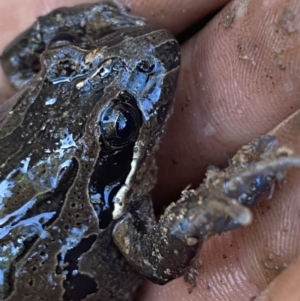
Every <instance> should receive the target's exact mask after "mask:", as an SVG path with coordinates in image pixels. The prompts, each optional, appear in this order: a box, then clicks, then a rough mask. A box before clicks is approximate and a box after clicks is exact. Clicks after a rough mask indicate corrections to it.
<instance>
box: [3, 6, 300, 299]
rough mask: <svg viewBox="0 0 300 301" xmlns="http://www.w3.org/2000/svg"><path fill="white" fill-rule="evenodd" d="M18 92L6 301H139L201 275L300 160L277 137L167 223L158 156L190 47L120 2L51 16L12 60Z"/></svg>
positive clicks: (192, 196)
mask: <svg viewBox="0 0 300 301" xmlns="http://www.w3.org/2000/svg"><path fill="white" fill-rule="evenodd" d="M1 65H2V68H3V70H4V72H5V74H6V75H7V77H8V79H9V81H10V83H11V85H12V86H13V87H14V88H15V89H16V90H18V92H17V93H16V94H15V95H14V96H13V97H12V98H11V99H9V100H8V101H7V102H5V103H4V104H3V105H2V106H1V107H0V229H1V230H0V258H1V263H0V271H1V272H0V275H1V277H0V279H1V282H0V299H1V300H5V301H20V300H22V301H23V300H24V301H25V300H31V301H32V300H33V301H38V300H39V301H49V300H58V301H92V300H102V301H119V300H123V301H124V300H125V301H126V300H127V301H131V300H134V299H135V297H136V294H137V292H138V288H139V287H140V286H141V285H142V282H143V279H144V278H145V277H146V278H148V279H150V280H151V281H152V282H154V283H157V284H160V285H163V284H165V283H168V282H169V281H171V280H173V279H175V278H178V277H181V276H183V275H188V279H189V281H190V282H191V283H192V282H194V281H195V279H194V275H193V273H191V271H192V270H193V266H194V264H195V261H196V259H197V256H198V252H199V250H200V248H201V246H202V244H203V243H204V241H205V240H207V239H208V238H209V237H211V236H213V235H215V234H221V233H223V232H226V231H230V230H234V229H236V228H239V227H241V226H246V225H248V224H250V223H251V220H252V214H251V209H252V208H253V207H254V206H256V204H257V203H258V202H259V201H260V200H261V199H262V198H263V197H264V196H266V195H272V192H273V191H274V187H275V185H276V182H277V181H281V180H283V179H284V178H285V172H286V168H287V167H289V166H299V165H300V164H299V162H300V160H299V157H298V156H295V155H294V153H293V151H292V150H291V149H289V148H286V147H280V146H279V145H278V143H277V139H276V137H275V136H273V135H263V136H260V137H258V138H257V139H255V140H253V141H252V142H250V143H249V144H247V145H245V146H242V147H241V148H240V149H239V150H238V151H237V153H236V154H235V155H234V156H233V157H232V158H231V159H230V161H229V165H228V167H226V168H225V169H218V168H216V167H213V166H211V167H209V168H208V170H207V172H206V177H205V179H204V181H203V183H202V184H200V185H199V187H198V188H196V189H193V188H190V187H188V188H186V189H184V190H183V191H182V194H181V197H180V198H179V200H178V201H176V202H173V203H171V204H170V205H169V206H168V207H167V208H166V209H165V211H164V213H163V214H162V215H161V216H160V217H159V219H158V220H157V218H156V216H155V214H154V210H153V204H152V200H151V197H150V192H151V190H152V189H153V187H154V185H155V182H156V174H157V166H156V163H155V153H156V152H157V150H158V148H159V145H160V142H161V139H162V137H163V135H164V133H165V131H166V126H167V121H168V119H169V117H170V116H171V114H172V110H173V104H174V98H175V91H176V85H177V80H178V74H179V70H180V45H179V43H178V41H177V40H176V39H175V37H174V36H173V35H172V34H170V33H169V32H168V31H166V30H164V29H160V28H156V27H154V26H153V25H151V24H149V23H148V22H147V21H146V20H145V19H144V18H141V17H137V16H134V15H131V14H129V13H128V12H127V11H126V10H125V9H124V8H122V7H119V6H117V5H115V4H113V3H109V2H99V3H93V4H80V5H77V6H74V7H61V8H58V9H55V10H54V11H52V12H50V13H48V14H47V15H45V16H42V17H39V18H38V19H37V21H35V23H34V24H33V25H32V26H31V27H30V28H28V29H27V30H26V31H25V32H24V33H22V34H21V35H20V36H19V37H17V38H16V39H15V40H14V41H12V42H11V43H10V44H9V45H8V46H7V47H6V48H5V49H4V51H3V54H2V56H1Z"/></svg>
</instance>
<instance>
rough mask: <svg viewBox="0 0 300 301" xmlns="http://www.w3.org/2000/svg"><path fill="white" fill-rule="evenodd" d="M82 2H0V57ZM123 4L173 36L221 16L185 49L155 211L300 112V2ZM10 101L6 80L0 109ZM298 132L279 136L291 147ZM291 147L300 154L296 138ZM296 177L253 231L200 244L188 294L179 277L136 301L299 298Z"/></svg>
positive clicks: (261, 213)
mask: <svg viewBox="0 0 300 301" xmlns="http://www.w3.org/2000/svg"><path fill="white" fill-rule="evenodd" d="M82 2H91V1H83V0H81V1H80V0H76V1H75V0H73V1H72V0H65V1H63V0H60V1H59V0H48V1H36V0H23V1H22V4H21V5H20V1H18V0H10V1H1V2H0V14H1V18H0V28H1V39H0V52H2V50H3V47H4V46H5V45H6V44H7V43H8V42H9V41H10V40H11V39H13V38H14V37H15V36H16V35H17V34H18V33H20V32H22V31H23V30H24V29H25V28H27V27H28V26H30V25H31V23H32V22H33V21H34V20H35V19H36V17H37V16H39V15H42V14H46V13H48V12H49V11H51V10H52V9H54V8H56V7H58V6H71V5H73V4H78V3H82ZM119 2H120V3H121V2H123V3H125V4H126V5H128V6H129V7H130V8H131V10H132V12H133V13H134V14H139V15H142V16H144V17H146V18H147V19H149V21H151V22H152V23H154V24H156V25H157V26H160V27H164V28H167V29H169V30H170V31H171V32H173V33H174V34H175V35H178V34H180V33H181V32H183V31H185V30H186V29H187V28H188V27H190V26H191V25H193V24H195V23H197V22H199V21H201V19H202V18H203V17H205V16H206V15H208V14H210V13H211V12H213V11H217V10H220V12H219V13H218V14H216V15H215V16H214V17H213V18H212V19H211V20H210V21H209V23H208V24H207V25H206V26H205V28H204V29H201V30H200V31H196V32H195V33H194V35H193V36H192V37H190V38H189V39H188V40H187V41H185V42H184V44H183V45H182V69H181V74H180V78H179V84H178V92H177V100H176V106H175V112H174V116H173V117H172V119H171V122H170V126H169V128H168V132H167V135H166V137H165V139H164V142H163V144H162V146H161V149H160V151H159V154H158V165H159V168H160V172H159V179H158V185H157V188H156V190H155V192H154V193H153V196H154V198H155V201H156V202H157V203H167V202H169V201H174V200H176V197H177V196H178V195H179V191H180V189H183V188H185V187H186V186H187V185H188V184H190V183H193V184H195V185H196V184H198V183H199V182H200V181H201V179H202V178H203V174H204V171H205V169H206V167H207V165H209V164H214V165H218V166H219V165H221V166H222V165H223V166H224V164H226V161H227V158H228V157H229V155H230V154H233V152H234V151H235V150H236V149H237V147H239V146H241V145H243V144H245V143H247V142H249V141H251V140H252V139H253V138H255V137H257V136H258V135H260V134H265V133H267V132H269V131H270V130H272V129H273V128H274V127H275V126H277V125H278V124H279V123H280V122H281V121H282V120H284V119H285V118H286V117H287V116H289V115H290V114H292V113H294V112H296V111H297V110H298V109H300V101H299V99H300V84H299V81H300V78H299V74H300V72H299V71H300V67H299V66H300V33H299V32H300V19H299V17H298V15H299V14H300V2H299V1H298V0H293V1H287V0H269V1H268V0H252V1H251V0H243V1H242V0H239V1H231V2H229V1H225V0H222V1H220V0H211V1H206V0H198V1H196V0H185V1H174V0H173V1H169V0H159V1H156V0H152V1H142V0H140V1H138V0H135V1H134V0H131V1H119ZM228 2H229V3H228ZM12 94H13V91H12V90H11V89H10V88H9V86H8V84H7V81H6V80H5V79H4V78H3V76H2V74H1V79H0V97H1V98H0V99H1V101H4V100H5V99H6V98H8V97H9V96H10V95H12ZM299 114H300V113H299ZM294 127H295V128H293V130H295V132H297V130H298V134H299V132H300V125H299V128H297V127H296V126H294ZM295 132H293V133H292V131H291V130H287V131H284V130H281V131H278V135H285V137H287V138H285V139H290V140H292V141H294V140H295V139H294V136H295ZM294 147H295V150H296V151H298V153H299V154H300V142H299V139H298V140H296V142H295V143H294ZM170 175H172V177H170ZM299 178H300V172H299V171H297V170H293V171H291V172H289V174H288V176H287V181H286V183H284V184H283V185H281V187H280V188H278V189H277V190H276V191H275V194H274V196H273V198H272V200H264V201H263V202H262V203H261V204H260V205H259V206H258V208H256V209H255V211H254V220H253V223H252V225H251V226H249V227H247V228H243V229H239V230H236V231H234V232H231V233H226V234H223V235H222V236H217V237H213V238H211V239H210V240H209V241H207V242H206V243H205V244H204V246H203V249H202V250H201V252H200V256H201V259H202V261H203V264H204V266H203V267H202V268H201V269H199V277H198V280H197V285H196V287H195V288H194V289H193V292H192V293H191V294H188V293H187V289H188V288H189V286H188V285H187V284H186V283H184V281H183V280H182V279H177V280H175V281H173V282H171V283H169V284H167V285H165V286H162V287H161V286H157V285H153V284H151V283H150V282H148V283H147V284H146V286H145V288H144V290H143V291H142V295H141V296H140V297H139V300H143V301H152V300H157V301H168V300H172V301H177V300H192V301H194V300H195V301H196V300H201V301H202V300H205V301H210V300H217V301H218V300H233V301H235V300H236V301H241V300H242V301H243V300H250V298H251V297H254V296H259V295H260V296H259V297H257V299H255V300H259V301H262V300H264V301H265V300H272V301H277V300H278V301H279V300H280V301H281V300H286V301H294V300H295V301H296V300H299V299H300V287H299V283H300V276H299V275H300V259H299V255H298V254H297V250H299V247H300V223H299V215H300V202H299V199H298V197H297V196H298V195H299V194H300V185H299ZM175 187H176V188H175ZM297 255H298V257H297ZM285 267H286V269H284V268H285ZM283 269H284V271H283V272H281V271H282V270H283ZM280 272H281V273H280Z"/></svg>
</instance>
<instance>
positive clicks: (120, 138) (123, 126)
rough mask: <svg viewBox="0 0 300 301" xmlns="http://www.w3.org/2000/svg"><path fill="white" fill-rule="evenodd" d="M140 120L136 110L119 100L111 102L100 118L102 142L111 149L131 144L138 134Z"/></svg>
mask: <svg viewBox="0 0 300 301" xmlns="http://www.w3.org/2000/svg"><path fill="white" fill-rule="evenodd" d="M140 125H141V118H140V114H139V111H138V108H137V107H135V106H133V105H132V104H130V103H124V102H123V101H121V100H120V99H115V100H113V103H112V105H110V106H109V107H108V108H106V109H105V111H104V112H103V113H102V114H101V117H100V128H101V132H102V137H103V140H104V142H105V143H106V144H107V145H109V146H111V147H113V148H118V147H123V146H126V145H128V144H129V143H133V142H134V141H135V140H136V138H137V136H138V133H139V129H140Z"/></svg>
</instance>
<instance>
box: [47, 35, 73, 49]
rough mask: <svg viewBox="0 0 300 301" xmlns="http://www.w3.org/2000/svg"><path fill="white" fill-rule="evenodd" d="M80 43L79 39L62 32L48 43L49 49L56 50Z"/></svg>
mask: <svg viewBox="0 0 300 301" xmlns="http://www.w3.org/2000/svg"><path fill="white" fill-rule="evenodd" d="M76 42H78V38H77V37H76V36H74V35H73V34H71V33H68V32H60V33H58V34H57V35H55V36H54V37H53V38H52V39H51V40H50V42H49V43H48V46H47V49H54V48H58V47H62V46H66V45H70V44H74V43H76Z"/></svg>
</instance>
